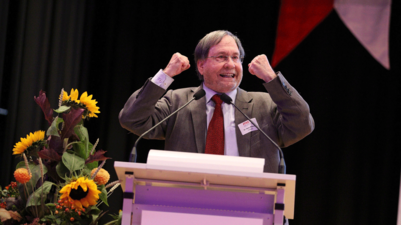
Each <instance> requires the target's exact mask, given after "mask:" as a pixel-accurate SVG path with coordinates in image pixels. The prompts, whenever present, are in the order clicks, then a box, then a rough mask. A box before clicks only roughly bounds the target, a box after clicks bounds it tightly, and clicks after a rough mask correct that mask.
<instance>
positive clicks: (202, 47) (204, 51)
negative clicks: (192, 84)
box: [194, 30, 245, 80]
mask: <svg viewBox="0 0 401 225" xmlns="http://www.w3.org/2000/svg"><path fill="white" fill-rule="evenodd" d="M227 35H228V36H231V37H232V38H234V40H235V43H237V46H238V50H239V54H240V57H245V51H244V48H243V47H242V44H241V41H240V40H239V38H238V37H237V36H235V35H234V34H232V33H231V32H230V31H227V30H216V31H213V32H210V33H208V34H206V36H205V37H203V38H202V39H201V40H200V41H199V43H198V45H197V46H196V48H195V53H194V57H195V64H196V73H197V74H198V77H199V80H203V76H202V74H200V73H199V71H198V61H199V60H203V59H206V58H207V57H208V54H209V50H210V48H211V47H213V46H215V45H217V44H219V43H220V41H221V39H223V37H225V36H227Z"/></svg>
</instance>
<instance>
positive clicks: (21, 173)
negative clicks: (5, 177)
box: [14, 168, 32, 184]
mask: <svg viewBox="0 0 401 225" xmlns="http://www.w3.org/2000/svg"><path fill="white" fill-rule="evenodd" d="M14 177H15V179H16V180H17V181H18V182H20V183H21V184H25V183H26V182H28V181H29V180H30V179H31V177H32V174H30V173H29V172H28V170H27V169H25V168H19V169H17V170H15V172H14Z"/></svg>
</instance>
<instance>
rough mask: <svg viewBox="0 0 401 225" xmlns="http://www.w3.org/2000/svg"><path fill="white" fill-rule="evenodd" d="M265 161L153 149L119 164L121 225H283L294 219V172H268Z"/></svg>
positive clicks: (116, 164)
mask: <svg viewBox="0 0 401 225" xmlns="http://www.w3.org/2000/svg"><path fill="white" fill-rule="evenodd" d="M263 165H264V159H258V158H248V157H235V156H221V155H209V154H199V153H184V152H174V151H158V150H151V151H150V152H149V156H148V161H147V163H146V164H144V163H130V162H118V161H116V162H115V163H114V167H115V169H116V172H117V175H118V178H119V179H120V180H121V181H122V183H121V187H122V188H123V191H124V201H123V217H122V224H124V225H126V224H135V225H139V224H141V225H150V224H158V225H163V224H175V225H177V224H191V225H198V224H199V225H200V224H202V225H204V224H219V225H221V224H241V225H242V224H248V225H253V224H255V225H256V224H259V225H272V224H275V225H277V224H283V216H285V217H286V218H289V219H293V217H294V201H295V175H287V174H275V173H263Z"/></svg>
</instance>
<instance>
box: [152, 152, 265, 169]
mask: <svg viewBox="0 0 401 225" xmlns="http://www.w3.org/2000/svg"><path fill="white" fill-rule="evenodd" d="M264 165H265V159H262V158H250V157H238V156H226V155H224V156H223V155H212V154H199V153H190V152H177V151H164V150H154V149H152V150H150V151H149V155H148V161H147V167H148V168H160V167H163V168H165V169H168V168H174V169H185V170H192V171H193V170H205V169H207V170H213V171H215V172H218V171H228V172H241V173H263V167H264Z"/></svg>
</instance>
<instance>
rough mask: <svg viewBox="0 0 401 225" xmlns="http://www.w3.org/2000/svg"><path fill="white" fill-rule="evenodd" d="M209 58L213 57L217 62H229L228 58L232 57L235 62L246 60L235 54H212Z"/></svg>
mask: <svg viewBox="0 0 401 225" xmlns="http://www.w3.org/2000/svg"><path fill="white" fill-rule="evenodd" d="M208 58H213V59H214V60H216V62H224V63H226V62H228V59H229V58H231V59H232V60H233V62H235V63H242V62H243V61H244V57H239V56H237V55H235V56H228V55H218V56H210V57H208Z"/></svg>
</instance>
